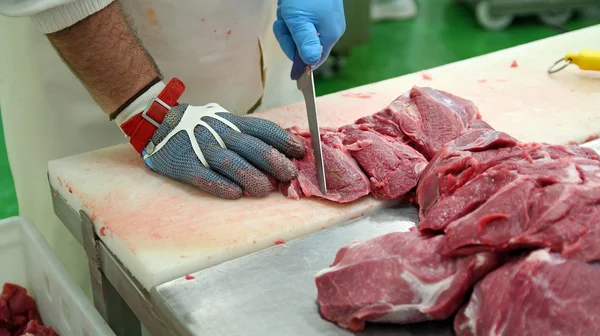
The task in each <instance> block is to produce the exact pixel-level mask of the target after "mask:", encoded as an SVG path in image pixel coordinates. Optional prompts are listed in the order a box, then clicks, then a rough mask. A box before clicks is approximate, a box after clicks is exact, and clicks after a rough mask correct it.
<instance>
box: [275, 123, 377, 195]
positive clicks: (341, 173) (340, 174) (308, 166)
mask: <svg viewBox="0 0 600 336" xmlns="http://www.w3.org/2000/svg"><path fill="white" fill-rule="evenodd" d="M290 130H291V131H292V132H293V133H294V134H296V135H298V136H300V137H301V138H302V139H303V140H304V143H305V146H306V155H305V156H304V158H302V160H296V159H294V160H293V162H294V164H295V165H296V167H297V168H298V179H296V180H293V181H291V182H289V183H282V184H281V185H280V187H279V189H280V191H281V192H282V193H283V194H284V195H285V196H287V197H290V198H296V199H298V198H300V197H301V196H302V195H304V196H317V197H320V198H325V199H328V200H331V201H334V202H338V203H346V202H351V201H354V200H357V199H359V198H361V197H363V196H365V195H368V194H369V193H370V192H371V183H370V181H369V179H368V178H367V176H366V175H365V174H364V173H363V171H362V170H361V169H360V167H359V166H358V164H356V162H355V161H354V159H353V158H352V156H351V155H350V154H349V153H348V151H347V150H346V149H344V146H343V144H342V140H341V139H342V136H343V135H342V134H341V133H339V132H337V131H334V130H330V129H322V130H321V139H322V148H323V161H324V163H325V176H326V179H327V194H326V195H323V194H322V193H321V191H320V190H319V184H318V182H317V172H316V170H315V156H314V153H313V151H312V147H311V142H310V133H306V132H301V131H300V130H299V129H298V128H292V129H290Z"/></svg>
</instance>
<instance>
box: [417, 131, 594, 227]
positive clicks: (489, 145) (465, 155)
mask: <svg viewBox="0 0 600 336" xmlns="http://www.w3.org/2000/svg"><path fill="white" fill-rule="evenodd" d="M562 157H583V158H589V159H594V160H600V157H598V155H597V154H596V153H595V152H593V151H592V150H590V149H586V148H582V147H578V146H558V145H548V144H537V143H527V144H524V143H518V142H517V140H516V139H514V138H512V137H510V136H509V135H508V134H506V133H503V132H497V131H490V130H488V131H483V130H481V129H475V130H470V131H468V132H465V133H463V135H462V136H461V137H459V138H458V139H456V140H455V141H452V142H449V143H448V144H446V145H445V146H444V148H442V150H440V152H438V154H437V155H436V156H435V157H434V158H433V159H432V160H431V161H430V162H429V164H428V165H427V167H426V168H425V170H424V171H423V173H422V175H421V178H420V180H419V183H418V185H417V202H418V204H419V217H420V218H421V220H422V221H423V220H425V218H426V215H427V213H428V212H429V211H430V210H431V209H432V207H433V206H434V205H435V204H436V203H437V202H438V201H439V200H440V199H442V198H445V197H447V196H450V195H452V194H453V193H454V192H455V191H456V190H457V189H459V188H461V187H462V186H463V185H465V183H467V182H468V181H470V180H471V179H473V178H475V177H476V176H478V175H479V174H481V173H483V172H485V171H486V170H487V169H489V168H491V167H494V166H496V165H498V164H501V163H503V162H505V161H527V162H533V161H539V162H545V161H549V160H556V159H559V158H562Z"/></svg>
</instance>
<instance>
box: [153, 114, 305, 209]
mask: <svg viewBox="0 0 600 336" xmlns="http://www.w3.org/2000/svg"><path fill="white" fill-rule="evenodd" d="M304 153H305V147H304V144H303V142H302V141H301V140H300V139H299V138H297V137H296V136H295V135H293V134H291V133H289V132H288V131H286V130H284V129H283V128H281V127H279V126H278V125H277V124H275V123H273V122H271V121H268V120H264V119H259V118H255V117H248V116H237V115H234V114H231V113H229V112H228V111H226V110H225V109H224V108H222V107H221V106H219V105H217V104H208V105H205V106H191V105H188V104H181V105H178V106H175V107H173V108H172V109H171V110H170V111H169V112H168V113H167V114H166V116H165V118H164V120H163V122H162V123H161V124H160V126H159V127H158V129H157V130H156V132H155V133H154V135H153V136H152V139H151V142H150V143H149V144H148V145H147V146H146V149H145V150H144V151H143V152H142V155H143V157H144V161H145V163H146V165H147V166H148V167H149V168H150V169H151V170H153V171H155V172H157V173H159V174H162V175H164V176H167V177H169V178H172V179H174V180H177V181H181V182H184V183H188V184H191V185H194V186H196V187H198V188H200V189H201V190H204V191H206V192H208V193H210V194H213V195H216V196H218V197H221V198H227V199H236V198H239V197H241V196H242V195H243V193H244V192H246V193H247V194H249V195H252V196H265V195H267V194H268V193H269V192H271V190H272V184H271V182H270V181H269V178H268V177H267V174H269V175H271V176H273V177H275V178H276V179H277V180H279V181H282V182H287V181H290V180H292V179H294V178H296V176H297V174H298V172H297V169H296V167H295V165H294V164H293V163H292V162H291V161H290V159H289V158H302V157H303V156H304Z"/></svg>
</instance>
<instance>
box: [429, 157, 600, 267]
mask: <svg viewBox="0 0 600 336" xmlns="http://www.w3.org/2000/svg"><path fill="white" fill-rule="evenodd" d="M599 214H600V162H599V161H596V160H590V159H585V158H578V157H564V158H560V159H557V160H533V161H531V162H530V161H529V160H521V161H505V162H503V163H501V164H498V165H496V166H494V167H492V168H490V169H488V170H486V171H485V172H484V173H483V174H480V175H478V176H477V177H475V178H474V179H472V180H470V181H469V182H468V183H466V184H464V185H463V186H462V187H461V188H460V189H458V190H457V191H456V192H455V193H454V194H452V195H450V196H447V197H445V198H443V199H442V200H440V201H439V202H438V203H437V204H435V206H433V207H432V208H431V210H430V211H429V213H428V214H427V215H426V216H425V218H424V219H423V221H422V222H421V223H420V224H419V230H421V231H423V232H428V231H431V230H436V231H437V230H443V231H444V233H445V236H444V237H445V241H446V246H445V248H444V254H446V255H454V256H457V255H469V254H471V253H475V252H481V251H505V250H513V249H518V248H523V247H528V248H535V247H549V248H551V249H552V250H553V251H555V252H560V253H562V254H563V255H565V256H571V257H573V258H578V259H582V260H585V261H590V260H600V220H598V215H599Z"/></svg>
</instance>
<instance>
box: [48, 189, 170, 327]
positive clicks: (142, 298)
mask: <svg viewBox="0 0 600 336" xmlns="http://www.w3.org/2000/svg"><path fill="white" fill-rule="evenodd" d="M50 189H51V192H52V201H53V204H54V212H55V213H56V215H57V216H58V217H59V218H60V220H61V221H62V222H63V224H64V225H65V226H66V227H67V229H69V231H70V232H71V234H73V236H74V237H75V238H76V239H77V240H78V241H79V243H80V244H81V245H82V246H83V247H84V249H85V251H86V255H87V257H88V260H89V270H90V277H91V281H92V291H93V298H94V306H95V307H96V309H97V310H98V311H99V312H100V314H101V316H102V317H103V318H104V320H105V321H106V322H107V323H108V325H109V326H110V327H111V328H112V329H113V331H114V332H115V334H116V335H118V336H121V335H123V336H142V328H141V326H142V324H143V325H144V326H145V327H146V328H147V329H148V330H150V331H151V332H152V334H154V335H160V336H163V335H164V336H169V335H176V334H175V333H174V330H176V329H177V328H175V327H174V326H172V325H171V326H170V327H168V326H167V324H168V321H167V323H166V322H165V321H164V319H162V318H161V317H160V316H159V315H158V314H157V313H156V312H155V310H154V307H153V305H152V300H151V298H150V294H149V292H148V291H146V290H144V289H143V287H142V286H141V285H139V283H138V282H137V281H136V280H135V279H134V278H133V276H132V275H131V274H130V273H129V272H128V271H127V270H126V269H125V268H124V267H123V265H122V264H121V262H120V261H119V260H118V259H117V258H116V257H115V256H114V255H113V254H112V253H111V252H110V250H109V249H108V248H107V246H106V245H105V244H104V242H102V240H101V239H100V237H98V235H96V232H95V230H94V224H93V223H92V221H91V219H90V217H89V216H88V215H87V214H86V213H85V212H83V211H79V212H77V211H75V210H73V209H72V208H71V207H70V206H69V205H68V204H67V203H66V201H65V199H64V198H63V197H62V196H61V195H60V194H58V192H56V191H55V190H54V188H52V186H51V187H50Z"/></svg>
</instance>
